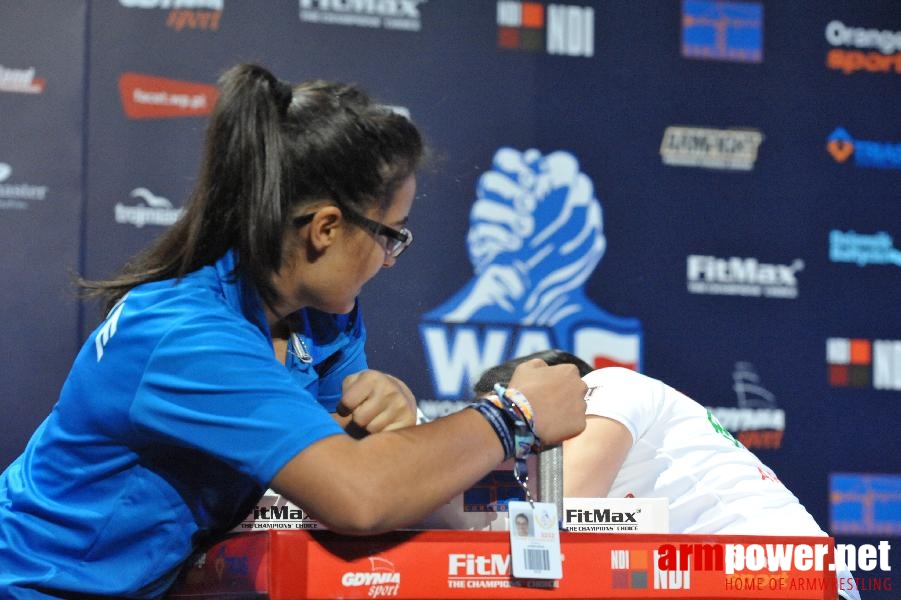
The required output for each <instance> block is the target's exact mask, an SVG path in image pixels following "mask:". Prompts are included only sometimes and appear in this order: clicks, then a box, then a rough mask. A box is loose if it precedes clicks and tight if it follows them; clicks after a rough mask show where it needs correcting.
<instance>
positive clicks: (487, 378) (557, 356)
mask: <svg viewBox="0 0 901 600" xmlns="http://www.w3.org/2000/svg"><path fill="white" fill-rule="evenodd" d="M533 358H540V359H541V360H543V361H544V362H546V363H547V364H548V365H551V366H553V365H576V367H578V369H579V376H580V377H584V376H586V375H588V374H589V373H591V372H592V371H593V370H594V369H593V368H592V367H591V365H589V364H588V363H587V362H585V361H584V360H582V359H581V358H579V357H578V356H576V355H575V354H571V353H569V352H566V351H564V350H557V349H556V348H552V349H550V350H541V351H540V352H533V353H532V354H527V355H525V356H519V357H517V358H511V359H510V360H508V361H506V362H503V363H501V364H499V365H495V366H493V367H491V368H490V369H488V370H487V371H485V372H484V373H482V375H481V377H479V380H478V381H477V382H476V383H475V385H474V386H473V387H472V391H473V392H475V395H476V396H484V395H485V394H490V393H491V392H492V391H494V384H495V383H500V384H501V385H507V384H508V383H509V382H510V378H511V377H513V371H515V370H516V367H518V366H519V365H520V364H521V363H524V362H526V361H527V360H532V359H533Z"/></svg>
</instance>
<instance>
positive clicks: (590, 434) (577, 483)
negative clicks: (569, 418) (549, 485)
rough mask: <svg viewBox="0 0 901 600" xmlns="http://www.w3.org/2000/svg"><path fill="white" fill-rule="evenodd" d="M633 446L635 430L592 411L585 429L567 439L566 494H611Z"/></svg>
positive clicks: (565, 458)
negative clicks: (631, 430) (632, 431)
mask: <svg viewBox="0 0 901 600" xmlns="http://www.w3.org/2000/svg"><path fill="white" fill-rule="evenodd" d="M631 447H632V434H631V433H629V430H628V429H626V427H625V426H624V425H623V424H622V423H619V422H617V421H614V420H613V419H608V418H607V417H599V416H595V415H589V416H588V418H587V422H586V424H585V431H583V432H582V433H580V434H579V435H577V436H576V437H574V438H572V439H569V440H566V441H565V442H563V495H564V496H565V497H567V498H603V497H605V496H607V493H608V492H609V491H610V488H611V486H612V485H613V481H614V479H616V474H617V473H618V472H619V469H620V467H621V466H622V464H623V461H625V460H626V454H628V452H629V449H630V448H631Z"/></svg>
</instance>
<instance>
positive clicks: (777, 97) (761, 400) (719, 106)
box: [0, 0, 901, 554]
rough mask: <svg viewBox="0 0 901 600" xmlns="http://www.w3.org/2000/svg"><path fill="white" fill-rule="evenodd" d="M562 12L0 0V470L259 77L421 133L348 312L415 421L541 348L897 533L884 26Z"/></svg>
mask: <svg viewBox="0 0 901 600" xmlns="http://www.w3.org/2000/svg"><path fill="white" fill-rule="evenodd" d="M566 1H567V2H568V3H566V4H558V3H551V2H516V1H508V0H480V1H478V2H463V1H462V0H457V1H452V0H391V1H387V0H386V1H382V0H270V1H267V2H265V3H247V2H237V1H234V0H190V1H189V0H106V1H103V2H92V1H89V0H83V1H81V2H77V1H71V2H66V3H60V2H52V1H49V0H31V1H30V2H27V3H25V2H6V3H3V4H2V5H0V23H2V26H0V27H2V30H3V34H4V35H3V36H0V119H2V123H3V129H4V132H5V135H4V136H3V137H2V138H0V239H2V249H3V252H2V254H0V261H2V262H0V264H2V269H3V271H2V272H3V274H4V279H5V281H4V285H3V286H2V291H0V294H2V297H0V298H2V304H3V307H4V311H5V315H6V316H5V318H4V321H3V335H2V337H0V344H2V353H0V355H2V356H3V357H4V361H3V366H2V368H0V410H2V415H3V418H4V420H5V424H6V426H5V427H4V434H3V436H2V438H0V463H2V464H3V465H5V464H7V463H8V462H9V460H11V459H12V458H13V457H14V456H15V455H16V454H17V453H18V452H19V451H20V450H21V449H22V447H23V445H24V444H25V442H26V440H27V438H28V436H29V435H30V433H31V431H32V430H33V428H34V427H35V426H36V425H37V424H38V423H39V422H40V421H41V419H42V418H43V417H44V415H45V414H46V413H47V412H48V410H49V409H50V408H51V406H52V404H53V402H54V399H55V396H56V394H57V391H58V389H59V387H60V385H61V384H62V382H63V380H64V378H65V375H66V370H67V368H68V364H69V362H70V361H71V359H72V358H73V356H74V353H75V351H76V349H77V347H78V346H79V345H80V343H81V340H82V339H83V338H84V336H86V335H87V333H88V332H89V331H90V330H91V329H92V328H93V326H94V325H95V324H96V323H97V321H98V319H99V317H100V314H99V307H98V306H96V305H94V304H91V303H85V304H81V303H79V302H78V301H77V300H76V299H75V297H74V296H73V293H72V289H71V286H70V285H69V280H70V277H71V275H72V274H73V273H79V274H83V275H86V276H88V277H92V278H98V277H104V276H107V275H110V274H111V273H112V272H113V271H114V270H115V269H117V268H118V267H119V266H120V265H121V264H122V262H123V261H124V260H125V259H126V258H127V257H128V256H129V255H131V254H133V253H134V252H135V251H137V250H138V249H140V248H142V247H143V246H145V245H146V244H147V243H148V242H149V241H150V240H152V239H153V238H155V237H156V236H157V235H159V234H160V232H161V231H162V230H163V228H165V227H166V226H167V225H169V224H171V223H172V222H173V221H174V220H175V219H177V218H178V216H179V214H180V211H181V207H182V206H183V203H184V199H185V198H186V197H187V195H188V193H189V190H190V188H191V185H192V180H193V177H194V173H195V169H196V167H197V160H198V154H199V149H200V145H201V138H202V133H203V127H204V124H205V116H206V115H207V114H208V113H209V111H210V109H211V107H212V105H213V103H214V101H215V96H216V90H215V82H216V78H217V76H218V74H219V73H220V72H221V71H223V70H224V69H225V68H227V67H229V66H231V65H232V64H234V63H236V62H239V61H258V62H261V63H263V64H265V65H267V66H268V67H270V68H271V69H272V70H273V71H274V72H275V73H276V75H278V76H279V77H281V78H283V79H286V80H290V81H300V80H303V79H308V78H314V77H319V78H329V79H341V80H350V81H353V82H356V83H359V84H361V85H363V86H364V87H365V88H367V89H368V90H369V91H370V92H372V93H373V95H375V96H376V97H378V98H379V99H381V100H382V101H384V102H385V103H388V104H391V105H394V106H396V107H397V109H398V110H404V111H407V112H408V113H409V115H410V116H411V118H412V119H413V120H414V121H416V122H417V123H418V124H419V125H420V126H421V127H422V130H423V131H424V133H425V135H426V137H427V139H428V142H429V144H430V147H431V149H432V152H433V159H432V161H431V162H430V164H429V165H428V167H427V168H426V169H425V170H424V172H423V173H422V176H421V178H420V191H419V197H418V200H417V202H416V204H415V207H414V211H413V214H412V215H411V217H412V218H411V229H412V230H413V231H414V232H415V234H416V244H415V245H414V246H413V248H412V250H411V251H410V252H408V253H407V254H405V255H404V256H403V258H402V259H401V260H400V261H399V263H398V264H397V265H396V267H395V268H393V269H389V270H386V271H385V272H383V273H382V274H380V275H379V277H377V278H376V279H375V280H373V281H372V282H371V283H370V284H369V286H368V287H367V289H366V290H365V292H364V294H363V298H362V300H361V301H362V306H363V310H364V312H365V315H366V320H367V324H368V328H369V332H370V338H369V356H370V362H371V364H372V365H373V366H374V367H376V368H380V369H384V370H388V371H391V372H393V373H395V374H397V375H399V376H401V377H402V378H404V379H405V380H406V381H407V382H408V383H409V384H410V386H411V388H412V389H413V390H414V391H415V393H416V395H417V396H418V397H419V398H420V399H421V400H420V404H421V407H422V409H423V411H424V412H425V413H426V414H428V415H429V416H436V415H440V414H444V413H447V412H450V411H452V410H455V409H457V408H458V407H459V406H460V403H459V400H460V399H461V398H465V397H466V396H467V394H468V392H467V390H468V388H469V386H470V385H471V383H472V381H473V380H474V378H475V377H477V376H478V374H479V373H480V372H481V371H482V370H483V369H484V368H486V367H488V366H490V365H492V364H494V363H496V362H498V361H501V360H503V359H505V358H507V357H510V356H513V355H517V354H521V353H525V352H530V351H533V350H538V349H542V348H546V347H548V346H556V347H561V348H564V349H568V350H571V351H574V352H576V353H577V354H579V355H580V356H582V357H583V358H585V359H586V360H588V361H590V362H592V363H593V364H595V365H597V366H604V365H622V366H626V367H629V368H633V369H637V370H640V371H642V372H645V373H647V374H649V375H651V376H654V377H659V378H661V379H664V380H666V381H668V382H669V383H671V384H673V385H674V386H675V387H677V388H679V389H681V390H682V391H684V392H686V393H688V394H689V395H690V396H692V397H694V398H696V399H697V400H698V401H699V402H701V403H702V404H705V405H707V406H710V407H712V408H713V409H714V411H715V412H716V414H717V416H718V417H719V419H720V421H721V422H722V423H723V424H724V425H725V426H727V427H728V428H729V429H730V430H731V431H732V432H733V433H734V434H735V435H736V437H737V438H738V439H739V440H741V441H742V442H743V443H744V444H745V445H747V446H748V447H750V448H751V449H753V450H754V451H756V452H758V453H759V454H760V455H761V457H762V458H763V459H764V461H765V462H767V463H768V464H769V465H770V466H771V467H773V469H774V470H775V471H776V472H777V473H778V474H779V476H780V478H781V479H783V481H785V482H786V484H787V485H788V486H789V487H790V488H791V489H792V490H794V491H795V492H796V494H797V495H798V496H799V497H800V498H801V501H802V502H803V503H804V504H805V505H806V506H807V507H808V508H809V510H810V511H811V512H812V513H813V514H814V516H815V517H816V518H817V520H818V521H819V522H820V523H821V524H823V526H824V527H826V528H827V529H828V530H829V531H830V532H832V533H834V534H836V535H838V536H839V538H851V540H850V541H859V540H860V539H861V538H863V539H867V538H871V539H882V538H885V537H895V538H897V537H899V536H901V483H899V481H901V452H899V450H898V429H899V426H901V417H899V414H901V411H899V408H901V310H899V298H901V239H899V236H901V198H899V191H898V190H899V189H901V104H899V102H898V100H899V97H901V11H898V6H897V4H896V3H893V2H886V1H880V0H861V1H858V2H853V3H851V2H842V1H838V0H836V1H825V2H821V3H818V5H817V10H816V11H811V10H809V7H807V6H804V5H802V4H803V3H798V2H777V1H770V0H766V1H757V2H752V1H733V2H717V1H710V0H681V1H680V0H668V1H665V2H663V1H659V2H654V3H650V2H647V3H624V2H614V1H596V2H587V1H579V0H566ZM896 554H897V553H896Z"/></svg>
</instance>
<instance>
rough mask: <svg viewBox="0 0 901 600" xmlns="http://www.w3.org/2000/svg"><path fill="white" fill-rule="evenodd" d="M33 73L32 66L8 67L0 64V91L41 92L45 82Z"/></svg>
mask: <svg viewBox="0 0 901 600" xmlns="http://www.w3.org/2000/svg"><path fill="white" fill-rule="evenodd" d="M34 74H35V70H34V67H29V68H27V69H10V68H9V67H4V66H3V65H0V92H14V93H18V94H41V93H43V91H44V86H45V85H46V83H47V82H46V81H45V80H44V79H43V78H41V77H35V76H34Z"/></svg>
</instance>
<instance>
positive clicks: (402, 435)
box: [272, 410, 504, 534]
mask: <svg viewBox="0 0 901 600" xmlns="http://www.w3.org/2000/svg"><path fill="white" fill-rule="evenodd" d="M503 458H504V457H503V452H502V450H501V444H500V442H499V441H498V437H497V435H496V434H495V432H494V430H493V429H492V427H491V426H490V425H489V424H488V422H487V421H486V420H485V419H484V418H483V417H482V416H481V415H479V414H478V413H477V412H476V411H473V410H463V411H461V412H460V413H457V414H454V415H451V416H449V417H446V418H443V419H439V420H437V421H436V422H433V423H428V424H425V425H421V426H418V427H408V428H404V429H399V430H395V431H386V432H382V433H378V434H374V435H370V436H368V437H366V438H365V439H363V440H359V441H357V440H353V439H351V438H349V437H347V436H333V437H330V438H326V439H324V440H321V441H319V442H317V443H316V444H313V445H312V446H310V447H309V448H307V449H306V450H304V451H303V452H301V453H300V454H298V455H297V456H296V457H295V458H294V459H292V460H291V461H290V462H289V463H288V464H287V465H286V466H285V467H284V468H283V469H282V470H281V471H280V472H279V473H278V474H277V475H276V478H275V479H274V480H273V482H272V487H273V488H274V489H276V490H277V491H279V492H280V493H282V494H284V495H286V496H287V497H288V498H289V499H290V500H291V501H292V502H294V503H296V504H298V505H300V506H302V507H304V509H306V510H308V511H309V512H310V513H311V514H312V515H313V516H315V517H316V518H317V519H319V520H320V521H322V522H323V523H324V524H325V525H326V526H328V527H329V528H331V529H334V530H336V531H340V532H344V533H350V534H372V533H377V532H382V531H387V530H391V529H396V528H398V527H403V526H405V525H409V524H411V523H415V522H416V521H418V520H420V519H422V518H423V517H425V516H426V515H428V514H429V513H430V512H432V511H434V510H435V509H437V508H438V507H440V506H441V505H442V504H444V503H446V502H447V501H448V500H450V499H451V498H452V497H453V496H455V495H457V494H459V493H460V492H462V491H464V490H465V489H467V488H468V487H470V486H471V485H472V484H474V483H475V482H476V481H478V480H479V479H480V478H481V477H482V476H484V475H485V473H487V472H488V471H490V470H491V468H492V467H494V466H496V465H497V464H499V463H500V462H501V461H502V460H503Z"/></svg>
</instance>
